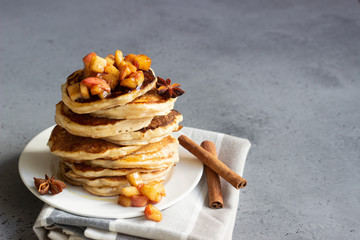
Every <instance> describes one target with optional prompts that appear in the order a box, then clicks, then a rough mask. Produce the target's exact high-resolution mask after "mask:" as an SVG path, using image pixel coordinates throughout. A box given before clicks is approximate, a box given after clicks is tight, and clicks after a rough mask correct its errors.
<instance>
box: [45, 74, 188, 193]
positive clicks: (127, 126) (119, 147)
mask: <svg viewBox="0 0 360 240" xmlns="http://www.w3.org/2000/svg"><path fill="white" fill-rule="evenodd" d="M80 75H81V74H80ZM144 76H145V80H144V82H143V84H142V85H141V86H139V87H137V88H136V89H133V90H131V89H122V90H118V91H115V92H113V93H111V95H110V96H108V97H106V98H105V99H100V98H97V97H92V98H91V99H87V100H81V101H73V100H72V99H71V98H70V97H69V94H68V92H67V86H68V85H69V84H71V82H70V81H69V80H68V81H67V82H66V83H65V84H64V85H63V86H62V101H61V102H59V103H58V104H57V105H56V114H55V121H56V123H57V125H56V126H55V128H54V129H53V131H52V133H51V136H50V139H49V142H48V145H49V147H50V150H51V152H52V153H53V154H55V155H57V156H60V157H61V160H60V172H61V176H62V177H63V178H64V179H65V180H66V181H67V182H69V183H71V184H74V185H81V186H83V187H84V189H85V190H87V191H88V192H90V193H92V194H95V195H99V196H114V195H118V194H119V193H120V190H121V188H122V187H124V186H126V185H128V181H127V179H126V174H128V173H131V172H135V171H137V172H139V173H140V174H141V176H142V178H143V180H144V182H145V183H147V182H151V181H160V180H162V179H164V178H165V177H166V176H167V174H168V173H169V172H170V170H171V168H172V166H173V165H174V164H175V163H176V162H178V161H179V156H178V141H177V139H176V138H174V137H172V136H171V133H172V132H173V131H177V130H179V128H180V127H181V126H180V125H179V122H181V121H182V115H181V114H180V113H179V112H177V111H176V110H173V107H174V103H175V101H176V98H169V99H166V98H164V97H162V96H160V95H159V94H158V93H157V91H156V81H157V78H156V77H155V74H154V72H153V71H152V70H151V69H150V70H148V71H144Z"/></svg>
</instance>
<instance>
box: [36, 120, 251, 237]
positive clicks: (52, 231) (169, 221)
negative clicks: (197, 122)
mask: <svg viewBox="0 0 360 240" xmlns="http://www.w3.org/2000/svg"><path fill="white" fill-rule="evenodd" d="M181 131H182V132H184V133H185V134H186V135H187V136H189V137H190V138H191V139H192V140H194V141H195V142H197V143H198V144H199V145H200V143H201V142H202V141H204V140H210V141H212V142H214V143H215V145H216V149H217V152H218V156H219V159H220V160H221V161H223V162H224V163H225V164H226V165H227V166H228V167H230V168H231V169H232V170H234V171H235V172H237V173H238V174H239V175H242V174H243V170H244V166H245V161H246V156H247V154H248V151H249V149H250V146H251V144H250V142H249V141H248V140H247V139H243V138H237V137H233V136H230V135H226V134H222V133H216V132H211V131H206V130H200V129H195V128H189V127H184V128H183V129H182V130H181ZM220 181H221V188H222V194H223V197H224V208H222V209H211V208H209V203H208V196H207V193H208V189H207V184H206V177H205V176H204V175H203V176H202V178H201V180H200V182H199V184H198V185H197V186H196V187H195V188H194V190H193V191H191V192H190V193H189V194H188V195H187V196H186V197H185V198H184V199H182V200H181V201H179V202H178V203H176V204H174V205H173V206H171V207H169V208H167V209H165V210H162V214H163V220H162V221H161V222H153V221H149V220H146V219H145V217H144V216H142V217H135V218H127V219H104V218H91V217H84V216H78V215H74V214H71V213H67V212H65V211H62V210H59V209H56V208H53V207H51V206H49V205H47V204H45V205H44V207H43V209H42V210H41V212H40V214H39V216H38V218H37V220H36V222H35V224H34V226H33V229H34V232H35V234H36V235H37V237H38V238H39V239H40V240H44V239H54V240H58V239H59V240H64V239H69V240H79V239H99V240H117V239H127V240H131V239H143V238H145V239H166V240H173V239H174V240H182V239H221V240H223V239H231V238H232V232H233V228H234V223H235V218H236V213H237V208H238V202H239V190H236V189H235V188H234V187H233V186H232V185H231V184H229V183H227V182H226V181H225V180H223V179H222V178H220ZM114 207H116V206H114Z"/></svg>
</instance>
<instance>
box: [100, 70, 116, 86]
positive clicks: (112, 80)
mask: <svg viewBox="0 0 360 240" xmlns="http://www.w3.org/2000/svg"><path fill="white" fill-rule="evenodd" d="M101 79H104V80H105V81H106V82H107V83H108V84H109V85H110V88H111V89H114V88H115V87H116V85H117V84H118V82H119V78H118V77H116V76H115V75H113V74H110V73H107V74H103V75H102V76H101Z"/></svg>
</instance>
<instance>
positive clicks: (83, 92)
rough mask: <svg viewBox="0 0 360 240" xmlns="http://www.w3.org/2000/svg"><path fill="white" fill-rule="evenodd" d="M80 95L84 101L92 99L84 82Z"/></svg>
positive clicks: (81, 85)
mask: <svg viewBox="0 0 360 240" xmlns="http://www.w3.org/2000/svg"><path fill="white" fill-rule="evenodd" d="M80 93H81V96H82V98H84V99H89V98H90V92H89V89H88V87H87V86H86V85H85V84H83V83H82V82H81V83H80Z"/></svg>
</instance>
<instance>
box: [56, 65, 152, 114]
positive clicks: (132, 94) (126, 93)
mask: <svg viewBox="0 0 360 240" xmlns="http://www.w3.org/2000/svg"><path fill="white" fill-rule="evenodd" d="M144 78H145V80H144V82H143V84H142V85H141V86H139V87H137V88H135V89H133V90H131V89H128V88H125V89H119V90H118V91H116V90H115V91H114V92H112V93H111V95H110V96H109V97H107V98H105V99H99V98H95V99H92V100H90V101H83V102H79V101H73V100H72V99H71V98H70V97H69V94H68V92H67V87H68V84H69V83H68V82H66V83H65V84H63V85H62V86H61V92H62V100H63V102H64V103H65V104H66V105H67V106H68V107H69V108H70V109H71V110H72V111H73V112H75V113H79V114H84V113H92V112H95V111H98V110H101V109H108V108H112V107H115V106H119V105H125V104H127V103H129V102H132V101H134V99H135V98H137V97H139V96H142V95H144V94H145V93H147V92H148V91H150V90H151V89H153V88H154V87H155V85H156V81H157V78H156V77H155V73H154V71H153V70H152V69H150V70H148V71H144Z"/></svg>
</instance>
